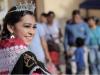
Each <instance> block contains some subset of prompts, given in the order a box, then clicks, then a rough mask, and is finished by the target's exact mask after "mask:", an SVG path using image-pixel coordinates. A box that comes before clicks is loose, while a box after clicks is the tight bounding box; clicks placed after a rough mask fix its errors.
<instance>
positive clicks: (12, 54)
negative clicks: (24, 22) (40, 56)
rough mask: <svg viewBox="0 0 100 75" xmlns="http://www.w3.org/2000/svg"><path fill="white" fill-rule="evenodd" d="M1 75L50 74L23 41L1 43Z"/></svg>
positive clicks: (13, 40)
mask: <svg viewBox="0 0 100 75" xmlns="http://www.w3.org/2000/svg"><path fill="white" fill-rule="evenodd" d="M1 74H6V75H8V74H30V75H32V74H33V75H35V74H50V73H49V72H48V71H47V70H46V68H45V67H44V65H43V64H42V63H41V62H40V61H38V60H37V59H36V57H35V55H34V54H33V53H32V52H30V51H29V50H28V48H27V46H26V45H25V44H24V42H23V41H22V40H21V39H18V38H13V39H6V40H1V41H0V75H1Z"/></svg>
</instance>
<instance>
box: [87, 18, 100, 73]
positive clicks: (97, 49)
mask: <svg viewBox="0 0 100 75" xmlns="http://www.w3.org/2000/svg"><path fill="white" fill-rule="evenodd" d="M88 24H89V27H90V41H89V47H90V52H89V61H90V71H91V74H97V75H99V74H100V27H98V26H97V25H96V20H95V18H94V17H89V18H88Z"/></svg>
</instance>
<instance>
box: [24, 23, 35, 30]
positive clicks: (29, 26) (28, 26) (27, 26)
mask: <svg viewBox="0 0 100 75" xmlns="http://www.w3.org/2000/svg"><path fill="white" fill-rule="evenodd" d="M24 27H25V28H31V25H24ZM32 28H33V29H35V28H37V26H36V24H35V25H34V26H33V27H32Z"/></svg>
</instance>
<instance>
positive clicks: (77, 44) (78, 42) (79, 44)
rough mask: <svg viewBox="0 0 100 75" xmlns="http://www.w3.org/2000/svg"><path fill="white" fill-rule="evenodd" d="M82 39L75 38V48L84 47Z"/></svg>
mask: <svg viewBox="0 0 100 75" xmlns="http://www.w3.org/2000/svg"><path fill="white" fill-rule="evenodd" d="M84 41H85V40H84V39H83V38H80V37H78V38H76V41H75V43H76V47H81V46H83V45H84Z"/></svg>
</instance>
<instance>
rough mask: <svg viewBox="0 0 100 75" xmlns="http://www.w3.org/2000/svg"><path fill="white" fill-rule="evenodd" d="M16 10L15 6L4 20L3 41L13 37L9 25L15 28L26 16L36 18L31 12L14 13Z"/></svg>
mask: <svg viewBox="0 0 100 75" xmlns="http://www.w3.org/2000/svg"><path fill="white" fill-rule="evenodd" d="M14 10H16V7H15V6H14V7H12V8H11V9H10V10H9V11H8V13H7V14H6V16H5V18H4V19H3V31H2V39H6V38H9V37H10V36H11V33H10V32H9V31H8V29H7V25H10V26H14V25H15V24H16V23H17V22H19V21H20V20H21V18H22V17H23V16H25V15H26V14H29V15H32V16H34V14H33V12H31V11H14ZM11 11H13V12H11Z"/></svg>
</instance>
